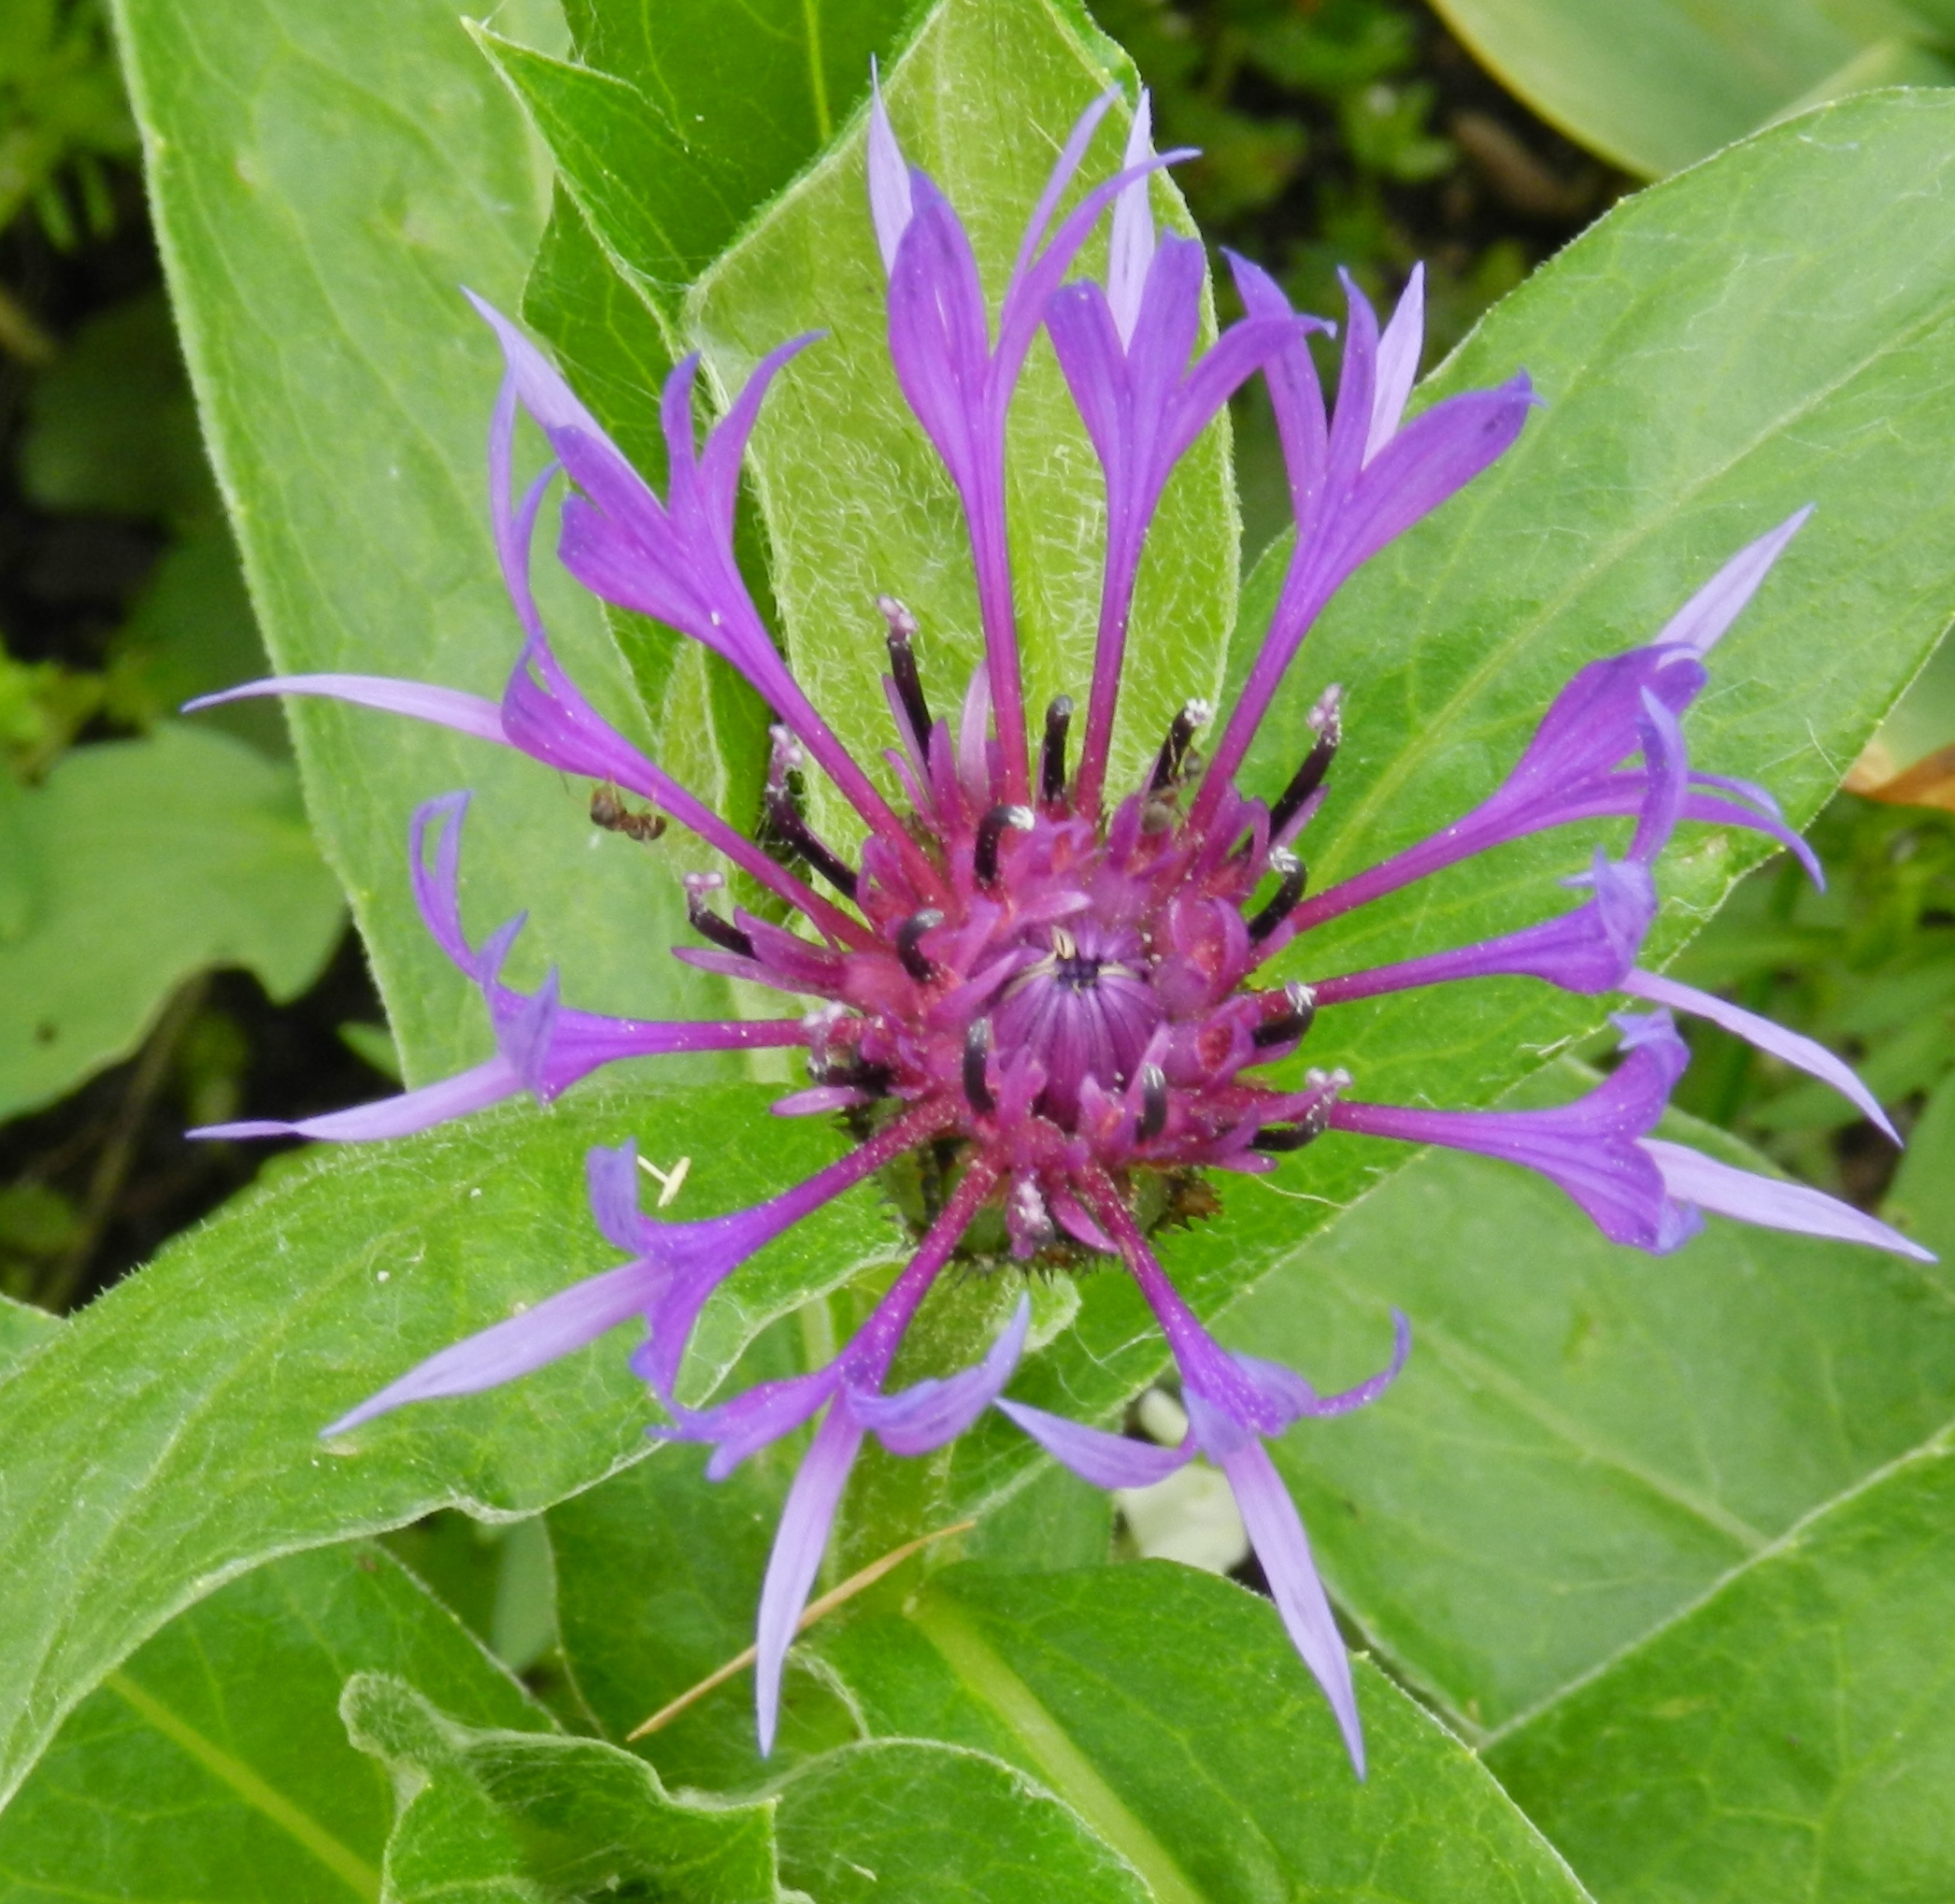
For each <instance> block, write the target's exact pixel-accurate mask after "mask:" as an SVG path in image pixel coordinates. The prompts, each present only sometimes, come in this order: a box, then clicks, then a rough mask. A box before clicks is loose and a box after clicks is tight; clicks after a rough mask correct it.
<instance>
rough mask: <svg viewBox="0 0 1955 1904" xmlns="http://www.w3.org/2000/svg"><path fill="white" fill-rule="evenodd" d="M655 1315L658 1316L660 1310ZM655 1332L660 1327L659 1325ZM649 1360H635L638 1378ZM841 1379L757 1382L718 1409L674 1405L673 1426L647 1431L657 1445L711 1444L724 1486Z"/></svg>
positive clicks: (713, 1466) (714, 1475) (711, 1461)
mask: <svg viewBox="0 0 1955 1904" xmlns="http://www.w3.org/2000/svg"><path fill="white" fill-rule="evenodd" d="M653 1314H654V1317H656V1315H657V1310H656V1309H655V1310H654V1311H653ZM653 1327H654V1329H656V1328H657V1327H658V1324H657V1322H656V1320H654V1322H653ZM649 1346H650V1345H649V1343H648V1344H647V1345H646V1347H647V1348H649ZM644 1361H645V1348H640V1349H639V1350H638V1351H637V1352H636V1353H635V1354H634V1355H633V1357H632V1372H633V1373H634V1374H635V1375H638V1376H641V1377H642V1376H643V1375H644V1374H645V1369H644V1366H643V1365H644ZM840 1379H841V1378H840V1376H839V1375H838V1374H837V1372H836V1370H835V1367H833V1366H832V1365H831V1366H830V1367H826V1368H815V1369H810V1370H809V1371H808V1373H806V1375H790V1376H784V1377H782V1378H781V1379H780V1380H779V1381H762V1382H757V1383H756V1384H755V1385H754V1386H753V1387H752V1388H749V1390H747V1392H746V1393H745V1394H744V1395H736V1396H734V1397H733V1399H732V1400H731V1401H723V1402H721V1403H720V1404H719V1405H718V1406H717V1407H714V1408H709V1409H688V1408H681V1407H680V1406H679V1405H678V1403H676V1402H672V1401H669V1400H668V1401H667V1403H666V1406H667V1408H668V1410H670V1412H671V1415H672V1421H671V1424H670V1425H669V1426H664V1427H652V1428H648V1429H647V1430H646V1431H645V1432H646V1433H647V1434H648V1435H649V1436H650V1438H651V1439H653V1440H654V1441H705V1442H707V1443H709V1444H710V1445H711V1447H712V1450H713V1452H712V1454H711V1455H710V1456H709V1457H708V1459H707V1461H706V1479H707V1480H708V1481H724V1480H725V1479H726V1477H727V1476H728V1475H729V1474H731V1473H732V1472H733V1471H734V1469H735V1468H736V1467H739V1465H740V1464H741V1463H742V1462H743V1461H745V1460H747V1459H748V1458H749V1456H750V1455H754V1454H758V1453H760V1451H761V1450H762V1449H763V1448H767V1447H771V1446H772V1445H773V1444H774V1443H775V1442H776V1441H778V1440H779V1439H781V1437H782V1436H783V1435H792V1433H793V1432H794V1430H795V1429H796V1428H798V1427H799V1426H800V1425H801V1424H802V1423H803V1422H805V1421H806V1420H807V1418H808V1417H809V1416H810V1415H812V1414H813V1413H814V1412H815V1410H817V1409H819V1408H820V1407H821V1404H822V1403H823V1402H825V1401H826V1400H827V1399H828V1398H829V1396H832V1395H833V1394H834V1393H835V1389H836V1387H837V1386H838V1385H839V1383H840Z"/></svg>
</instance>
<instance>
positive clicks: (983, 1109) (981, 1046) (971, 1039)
mask: <svg viewBox="0 0 1955 1904" xmlns="http://www.w3.org/2000/svg"><path fill="white" fill-rule="evenodd" d="M991 1054H992V1022H991V1020H990V1019H988V1018H974V1019H972V1021H971V1028H970V1030H968V1031H967V1032H965V1033H964V1035H963V1095H965V1096H966V1097H968V1098H969V1099H970V1101H971V1109H973V1110H975V1111H976V1112H977V1113H978V1115H979V1116H980V1117H989V1116H990V1115H991V1114H992V1111H994V1110H995V1109H997V1108H998V1100H997V1098H996V1097H995V1096H994V1095H992V1087H991V1081H990V1080H989V1079H987V1078H986V1077H985V1075H984V1066H985V1061H986V1059H988V1058H989V1057H990V1056H991Z"/></svg>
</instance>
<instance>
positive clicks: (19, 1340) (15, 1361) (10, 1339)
mask: <svg viewBox="0 0 1955 1904" xmlns="http://www.w3.org/2000/svg"><path fill="white" fill-rule="evenodd" d="M60 1332H61V1318H60V1317H59V1316H50V1314H49V1313H48V1311H47V1310H44V1309H36V1308H35V1307H34V1306H33V1304H32V1303H25V1302H15V1301H14V1300H13V1299H12V1298H11V1297H10V1296H0V1380H4V1379H5V1378H6V1377H7V1376H8V1375H10V1374H12V1373H13V1371H14V1370H15V1369H16V1368H17V1367H20V1365H21V1363H23V1362H25V1361H26V1359H27V1358H28V1356H30V1355H31V1354H33V1353H35V1351H36V1349H44V1348H46V1347H47V1345H48V1344H49V1343H50V1342H51V1341H52V1340H53V1339H54V1338H55V1337H56V1336H57V1335H58V1334H59V1333H60Z"/></svg>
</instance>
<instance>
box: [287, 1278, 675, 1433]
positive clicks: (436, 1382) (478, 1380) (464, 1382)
mask: <svg viewBox="0 0 1955 1904" xmlns="http://www.w3.org/2000/svg"><path fill="white" fill-rule="evenodd" d="M656 1283H657V1272H656V1271H655V1270H654V1269H653V1268H652V1267H651V1266H650V1265H649V1264H646V1263H626V1264H624V1265H623V1266H621V1267H619V1268H616V1269H607V1270H606V1272H605V1273H604V1274H603V1275H602V1276H587V1277H586V1278H585V1279H584V1280H583V1281H581V1282H574V1283H572V1284H571V1285H570V1287H569V1288H568V1289H564V1290H559V1291H558V1292H557V1294H556V1295H555V1296H550V1297H549V1298H548V1299H547V1300H545V1301H543V1302H539V1303H538V1304H537V1305H536V1307H535V1309H532V1310H524V1311H523V1313H522V1314H521V1315H515V1316H511V1317H510V1318H509V1319H508V1320H507V1322H500V1323H497V1324H495V1325H494V1326H493V1327H492V1328H487V1329H484V1330H482V1331H481V1332H480V1333H479V1334H478V1335H474V1336H470V1337H468V1338H467V1339H465V1340H464V1341H460V1342H456V1343H453V1344H451V1345H450V1347H449V1348H446V1349H444V1350H442V1351H441V1353H439V1354H438V1355H430V1356H429V1357H428V1359H427V1360H426V1361H425V1362H423V1363H421V1364H420V1365H419V1366H418V1367H414V1368H412V1369H410V1370H408V1372H407V1374H406V1375H404V1376H402V1377H401V1379H400V1380H399V1381H393V1382H390V1383H389V1384H388V1385H387V1386H386V1387H385V1388H383V1389H382V1390H381V1391H380V1392H379V1394H378V1395H376V1396H369V1397H368V1399H367V1400H365V1401H364V1402H362V1403H361V1404H360V1406H359V1407H358V1408H356V1409H354V1410H351V1411H350V1413H347V1414H344V1415H341V1416H340V1418H339V1419H338V1420H337V1421H336V1422H335V1423H334V1424H332V1425H331V1426H330V1427H327V1428H321V1430H320V1434H321V1437H322V1438H323V1437H325V1436H328V1435H343V1434H345V1433H346V1431H347V1430H348V1429H349V1428H354V1427H357V1426H359V1424H361V1423H362V1422H370V1421H372V1420H373V1418H374V1417H375V1416H376V1415H384V1414H386V1413H387V1412H388V1411H389V1410H392V1409H397V1408H400V1407H401V1406H403V1405H404V1404H405V1403H407V1402H410V1401H434V1400H436V1399H438V1398H440V1397H443V1396H457V1395H476V1394H478V1393H480V1391H481V1390H483V1389H485V1388H498V1387H500V1386H501V1385H502V1384H503V1383H504V1382H506V1381H515V1379H516V1378H517V1377H518V1376H519V1375H528V1374H529V1373H531V1371H532V1370H534V1369H537V1368H541V1367H544V1366H545V1365H546V1364H548V1363H550V1362H555V1361H558V1360H559V1359H561V1358H562V1357H563V1356H565V1355H567V1354H569V1353H571V1352H572V1351H573V1350H575V1349H581V1348H583V1347H584V1345H585V1344H586V1343H588V1342H593V1341H595V1340H596V1339H597V1338H598V1337H599V1336H601V1335H603V1334H604V1333H605V1331H606V1329H610V1328H615V1327H616V1326H617V1324H620V1323H621V1322H623V1321H624V1320H625V1319H626V1318H627V1317H629V1316H632V1315H635V1314H636V1313H637V1312H638V1311H639V1310H642V1309H643V1308H644V1306H645V1303H646V1300H647V1298H648V1297H649V1295H650V1294H651V1293H652V1291H653V1289H654V1288H655V1287H656Z"/></svg>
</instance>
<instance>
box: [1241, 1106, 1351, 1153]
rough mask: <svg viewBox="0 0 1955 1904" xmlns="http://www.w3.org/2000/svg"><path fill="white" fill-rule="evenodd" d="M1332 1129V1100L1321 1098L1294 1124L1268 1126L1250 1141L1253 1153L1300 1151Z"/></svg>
mask: <svg viewBox="0 0 1955 1904" xmlns="http://www.w3.org/2000/svg"><path fill="white" fill-rule="evenodd" d="M1330 1127H1331V1099H1330V1097H1329V1095H1325V1096H1323V1097H1321V1098H1320V1099H1319V1100H1318V1102H1317V1103H1315V1104H1313V1105H1312V1106H1311V1107H1310V1108H1309V1109H1308V1110H1306V1111H1305V1112H1304V1114H1303V1116H1301V1117H1300V1118H1298V1119H1297V1120H1296V1122H1295V1123H1294V1124H1264V1125H1263V1128H1262V1129H1261V1130H1259V1131H1258V1132H1257V1133H1256V1135H1255V1136H1254V1137H1252V1138H1250V1139H1249V1149H1250V1150H1252V1151H1300V1150H1302V1149H1303V1147H1304V1146H1305V1145H1306V1144H1308V1143H1314V1142H1315V1141H1316V1140H1317V1139H1318V1138H1320V1137H1321V1136H1322V1135H1323V1134H1324V1132H1325V1131H1327V1130H1329V1129H1330Z"/></svg>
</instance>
